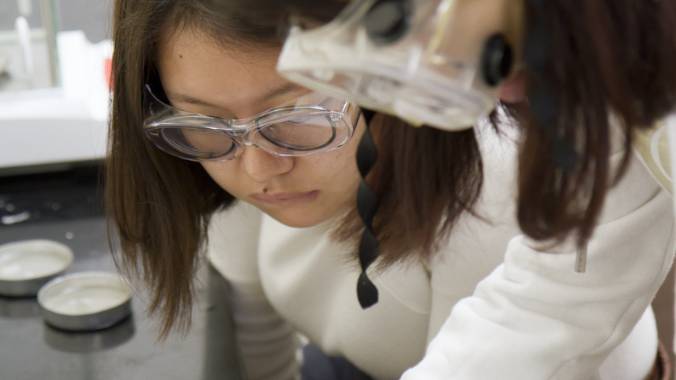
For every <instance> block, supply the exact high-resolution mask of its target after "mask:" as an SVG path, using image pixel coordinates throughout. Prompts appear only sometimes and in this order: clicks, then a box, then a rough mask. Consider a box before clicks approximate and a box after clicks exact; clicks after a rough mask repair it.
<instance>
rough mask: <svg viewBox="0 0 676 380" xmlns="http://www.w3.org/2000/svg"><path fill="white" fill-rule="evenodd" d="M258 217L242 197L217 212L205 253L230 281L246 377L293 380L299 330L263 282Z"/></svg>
mask: <svg viewBox="0 0 676 380" xmlns="http://www.w3.org/2000/svg"><path fill="white" fill-rule="evenodd" d="M260 222H261V214H260V212H259V211H258V210H257V209H255V208H254V207H253V206H250V205H247V204H244V203H242V202H239V203H238V204H236V205H234V206H233V207H231V208H229V209H227V210H225V211H220V212H218V213H216V214H214V215H213V217H212V219H211V222H210V225H209V232H208V237H209V244H208V250H207V256H208V259H209V261H210V262H211V263H212V265H213V266H214V267H215V268H216V270H218V271H219V273H221V275H223V277H225V279H226V280H227V281H228V283H229V284H230V300H229V304H230V307H231V311H232V317H233V320H234V326H235V334H236V339H237V345H238V348H239V351H240V361H241V365H242V367H243V370H244V372H245V374H246V377H245V378H246V379H249V380H277V379H279V380H287V379H289V380H290V379H295V378H297V377H298V371H299V370H298V363H297V360H296V350H297V348H298V341H297V337H296V334H295V332H294V330H293V329H292V328H291V327H290V326H289V325H288V324H287V323H286V322H285V321H284V320H283V319H282V318H281V316H280V315H279V314H278V313H277V312H276V311H275V310H274V309H273V307H272V306H271V304H270V302H269V301H268V299H267V297H266V295H265V293H264V291H263V288H262V286H261V283H260V276H259V270H258V239H259V232H260Z"/></svg>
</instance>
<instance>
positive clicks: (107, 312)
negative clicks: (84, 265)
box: [38, 272, 131, 331]
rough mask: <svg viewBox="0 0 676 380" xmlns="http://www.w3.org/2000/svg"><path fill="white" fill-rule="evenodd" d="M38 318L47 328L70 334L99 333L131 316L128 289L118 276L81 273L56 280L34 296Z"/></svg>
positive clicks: (100, 273)
mask: <svg viewBox="0 0 676 380" xmlns="http://www.w3.org/2000/svg"><path fill="white" fill-rule="evenodd" d="M38 304H39V305H40V309H41V311H42V316H43V318H44V319H45V322H47V323H48V324H49V325H52V326H54V327H57V328H60V329H64V330H73V331H87V330H100V329H104V328H107V327H110V326H113V325H115V324H116V323H118V322H120V321H121V320H123V319H124V318H126V317H127V316H129V314H130V313H131V288H130V287H129V284H128V283H127V281H126V280H125V279H123V278H122V277H121V276H120V275H118V274H115V273H108V272H82V273H75V274H70V275H66V276H62V277H58V278H56V279H54V280H52V281H50V282H49V283H47V284H46V285H45V286H44V287H43V288H42V289H40V292H39V293H38Z"/></svg>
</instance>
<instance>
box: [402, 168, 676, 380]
mask: <svg viewBox="0 0 676 380" xmlns="http://www.w3.org/2000/svg"><path fill="white" fill-rule="evenodd" d="M617 156H619V155H616V156H613V160H614V163H617V161H618V160H619V157H617ZM673 231H674V215H673V211H672V208H671V200H670V198H669V197H668V196H667V195H666V194H665V192H664V191H662V190H661V189H660V188H659V187H658V186H657V184H656V183H655V182H654V181H653V180H652V179H651V178H650V176H649V174H648V173H647V171H646V170H645V168H643V167H642V165H640V164H639V163H637V160H635V159H634V160H633V162H632V164H631V167H630V169H629V172H628V173H627V175H626V176H625V177H624V178H623V180H622V181H621V182H620V184H619V185H618V186H617V187H615V188H613V189H612V190H611V191H610V192H609V195H608V199H607V201H606V204H605V207H604V212H603V214H602V217H601V221H600V224H599V225H598V226H597V229H596V231H595V234H594V236H593V238H592V240H591V241H590V244H589V246H588V261H587V269H586V273H576V272H575V271H574V267H575V266H574V263H575V256H576V255H575V252H574V249H570V248H557V250H556V252H544V251H538V250H537V249H536V247H538V246H540V245H538V244H537V243H535V242H532V241H530V240H529V239H527V238H525V237H523V236H519V237H515V238H513V239H512V240H511V241H510V243H509V245H508V247H507V251H506V254H505V260H504V262H503V264H502V265H500V266H499V267H498V268H497V269H495V270H494V271H493V272H492V273H491V274H490V275H488V276H487V277H486V278H485V279H484V280H483V281H481V282H480V283H479V285H478V286H477V287H476V289H475V291H474V294H473V295H472V296H470V297H467V298H464V299H462V300H461V301H459V302H458V303H457V304H456V305H455V307H454V308H453V310H452V312H451V315H450V316H449V317H448V318H447V319H446V321H445V322H444V324H443V325H442V327H441V330H440V331H439V333H438V334H437V335H436V336H435V337H434V338H433V339H432V341H431V342H430V344H429V346H428V349H427V352H426V354H425V357H424V358H423V360H422V361H421V362H420V363H419V364H418V365H417V366H415V367H413V368H411V369H409V370H408V371H406V372H405V373H404V375H403V377H402V379H403V380H435V379H444V380H460V379H462V380H482V379H487V380H488V379H491V380H493V379H501V380H511V379H514V380H517V379H518V380H528V379H533V380H536V379H537V380H542V379H571V380H573V379H575V380H578V379H597V378H598V369H599V367H600V365H601V363H602V362H603V360H604V359H605V358H606V357H607V356H608V354H609V352H610V351H611V350H612V349H613V348H614V347H616V346H618V345H619V344H620V343H621V342H622V341H623V340H624V338H625V337H626V336H627V335H628V334H629V333H630V332H631V329H632V327H633V326H634V324H636V322H637V321H638V320H639V318H640V317H641V315H642V314H643V312H644V311H645V310H646V308H647V307H648V306H649V304H650V302H651V300H652V298H653V296H654V294H655V293H656V292H657V290H658V288H659V286H660V284H661V282H662V281H663V279H664V278H665V276H666V274H667V272H668V271H669V268H670V266H671V263H672V261H673V258H674V255H673V252H674V247H673ZM478 238H481V237H480V236H479V237H478ZM568 247H570V245H568ZM432 271H433V272H432V276H437V277H443V275H444V274H443V273H434V268H432ZM433 291H434V290H433Z"/></svg>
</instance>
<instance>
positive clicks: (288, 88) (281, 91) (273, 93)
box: [257, 83, 299, 103]
mask: <svg viewBox="0 0 676 380" xmlns="http://www.w3.org/2000/svg"><path fill="white" fill-rule="evenodd" d="M297 90H299V87H298V86H297V85H295V84H293V83H284V84H283V85H281V86H279V87H276V88H273V89H271V90H269V91H267V92H266V93H264V94H263V95H261V96H260V97H259V98H258V99H257V101H258V102H261V103H266V102H269V101H271V100H273V99H275V98H277V97H279V96H282V95H286V94H288V93H290V92H293V91H297Z"/></svg>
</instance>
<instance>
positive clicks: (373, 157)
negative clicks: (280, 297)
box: [357, 110, 380, 309]
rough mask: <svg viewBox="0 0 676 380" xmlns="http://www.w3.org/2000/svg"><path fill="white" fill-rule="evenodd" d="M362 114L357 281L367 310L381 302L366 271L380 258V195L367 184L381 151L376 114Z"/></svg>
mask: <svg viewBox="0 0 676 380" xmlns="http://www.w3.org/2000/svg"><path fill="white" fill-rule="evenodd" d="M362 114H363V115H364V119H365V120H366V131H364V135H363V136H362V138H361V141H360V143H359V147H358V149H357V167H358V168H359V173H360V174H361V177H362V178H361V182H360V183H359V190H358V192H357V211H358V212H359V216H360V217H361V219H362V222H363V223H364V231H363V233H362V236H361V240H360V242H359V264H360V265H361V274H360V275H359V280H358V281H357V299H358V300H359V304H360V305H361V307H362V309H368V308H369V307H371V306H373V305H375V304H376V303H378V289H377V288H376V286H375V285H374V284H373V282H372V281H371V279H370V278H369V277H368V274H367V273H366V271H367V270H368V268H369V266H370V265H371V264H372V263H373V262H374V261H375V260H376V259H377V258H378V249H379V243H378V238H377V237H376V234H375V232H374V230H373V218H374V216H375V214H376V213H377V212H378V206H379V203H380V202H379V199H378V195H377V194H376V193H375V192H374V191H373V189H371V188H370V187H369V185H368V184H367V183H366V176H367V175H368V174H369V172H370V171H371V169H372V168H373V166H374V165H375V163H376V161H377V160H378V150H377V148H376V145H375V143H374V141H373V136H372V135H371V127H370V125H371V121H372V120H373V116H374V114H375V113H374V112H373V111H369V110H362Z"/></svg>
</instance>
